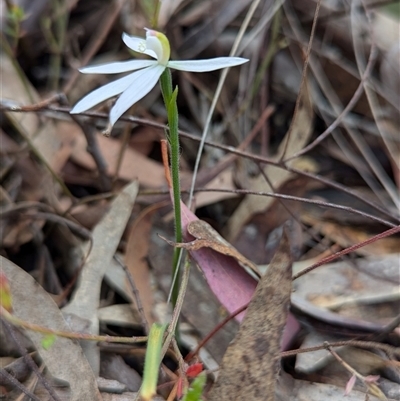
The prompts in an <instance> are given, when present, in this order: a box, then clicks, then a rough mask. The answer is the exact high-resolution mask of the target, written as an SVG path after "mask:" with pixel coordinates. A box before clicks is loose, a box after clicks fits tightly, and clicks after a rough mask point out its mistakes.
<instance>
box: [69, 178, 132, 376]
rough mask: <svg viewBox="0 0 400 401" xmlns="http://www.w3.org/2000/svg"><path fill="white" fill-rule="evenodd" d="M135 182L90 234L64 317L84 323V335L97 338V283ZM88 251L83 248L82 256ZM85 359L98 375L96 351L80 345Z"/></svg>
mask: <svg viewBox="0 0 400 401" xmlns="http://www.w3.org/2000/svg"><path fill="white" fill-rule="evenodd" d="M138 187H139V185H138V182H137V181H134V182H132V183H130V184H129V185H127V186H126V187H125V188H124V189H123V190H122V191H121V192H120V194H119V195H118V196H117V197H116V199H114V201H113V202H112V204H111V208H110V210H109V212H108V213H107V214H106V215H105V216H104V217H103V219H102V220H101V222H100V223H99V224H98V225H97V226H96V228H95V229H94V230H93V246H92V249H91V252H90V255H89V256H88V258H87V260H86V263H85V266H84V268H83V270H82V273H81V276H80V278H79V282H78V286H77V289H76V291H75V293H74V295H73V297H72V300H71V302H70V303H69V304H68V305H67V306H66V307H65V308H64V310H63V311H64V313H66V314H69V315H70V316H72V317H76V316H78V317H79V319H80V320H81V321H82V320H83V321H85V322H87V323H88V325H89V328H88V332H89V333H92V334H98V330H99V322H98V317H97V310H98V308H99V302H100V289H101V283H102V280H103V277H104V274H105V271H106V269H107V267H108V266H109V265H110V264H111V260H112V258H113V256H114V253H115V251H116V249H117V247H118V244H119V241H120V238H121V236H122V234H123V232H124V230H125V226H126V223H127V221H128V219H129V216H130V215H131V210H132V206H133V204H134V203H135V199H136V195H137V192H138ZM87 249H88V247H85V251H84V252H86V251H87ZM82 347H83V349H84V352H85V355H86V356H87V358H88V360H89V363H90V364H91V366H92V369H93V370H94V371H95V372H99V369H100V351H99V349H98V348H97V345H96V344H95V343H88V342H86V343H83V344H82Z"/></svg>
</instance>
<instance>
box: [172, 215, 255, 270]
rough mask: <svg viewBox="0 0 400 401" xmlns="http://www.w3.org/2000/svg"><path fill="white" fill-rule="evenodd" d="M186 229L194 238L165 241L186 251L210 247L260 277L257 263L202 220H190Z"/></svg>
mask: <svg viewBox="0 0 400 401" xmlns="http://www.w3.org/2000/svg"><path fill="white" fill-rule="evenodd" d="M186 229H187V231H188V233H189V234H190V235H192V236H193V237H195V238H196V239H195V240H194V241H190V242H186V243H180V244H177V243H175V242H171V241H168V240H166V241H167V242H168V243H169V244H171V245H173V246H175V247H177V248H184V249H186V250H188V251H197V250H199V249H201V248H211V249H213V250H214V251H216V252H218V253H221V254H223V255H227V256H231V257H233V258H235V259H236V260H237V261H238V262H239V263H240V264H241V265H243V266H244V267H247V268H249V269H251V270H252V271H253V272H254V273H255V274H256V275H257V277H261V273H260V271H259V270H258V267H257V265H256V264H254V263H253V262H252V261H250V260H248V259H247V258H245V257H244V256H243V255H242V254H241V253H240V252H238V251H237V250H236V249H235V248H234V247H233V246H232V245H231V244H230V243H229V242H228V241H226V240H225V239H224V238H222V237H221V235H220V234H219V233H218V232H217V231H216V230H214V229H213V228H212V227H211V226H210V225H209V224H208V223H207V222H205V221H204V220H194V221H191V222H190V223H189V224H188V225H187V227H186Z"/></svg>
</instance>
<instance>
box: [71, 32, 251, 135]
mask: <svg viewBox="0 0 400 401" xmlns="http://www.w3.org/2000/svg"><path fill="white" fill-rule="evenodd" d="M122 40H123V41H124V43H125V44H126V45H127V46H128V47H129V48H130V49H131V50H133V51H135V52H137V53H142V54H143V53H144V54H146V55H148V56H150V57H152V58H154V59H155V60H129V61H122V62H116V63H109V64H103V65H97V66H93V67H85V68H81V69H80V70H79V71H80V72H82V73H84V74H117V73H123V72H128V71H135V70H139V71H135V72H133V73H132V74H129V75H126V76H125V77H123V78H120V79H117V80H116V81H113V82H110V83H108V84H107V85H104V86H102V87H100V88H98V89H96V90H94V91H93V92H90V93H89V94H88V95H86V96H85V97H84V98H83V99H81V100H80V101H79V102H78V103H77V104H76V105H75V106H74V108H73V109H72V110H71V113H72V114H78V113H82V112H84V111H86V110H88V109H90V108H92V107H93V106H96V105H97V104H99V103H101V102H102V101H104V100H107V99H109V98H111V97H113V96H117V95H120V94H121V96H120V97H119V99H118V100H117V101H116V102H115V104H114V106H113V107H112V109H111V111H110V117H109V118H110V126H111V127H112V126H113V125H114V124H115V122H116V121H117V120H118V119H119V118H120V117H121V116H122V114H124V113H125V112H126V111H127V110H128V109H129V108H130V107H131V106H132V105H133V104H135V103H136V102H138V101H139V100H140V99H141V98H142V97H144V96H145V95H147V94H148V93H149V92H150V91H151V90H152V89H153V88H154V86H155V85H156V83H157V81H158V79H159V78H160V76H161V74H162V73H163V72H164V70H165V69H166V68H167V67H168V68H173V69H175V70H181V71H189V72H206V71H214V70H219V69H221V68H226V67H234V66H236V65H240V64H243V63H246V62H247V61H248V60H247V59H244V58H241V57H218V58H212V59H208V60H185V61H172V60H170V59H169V56H170V46H169V41H168V39H167V37H166V36H165V35H164V34H162V33H160V32H157V31H154V30H151V29H146V40H144V39H143V38H140V37H136V36H130V35H127V34H126V33H124V34H123V35H122ZM111 127H110V128H111Z"/></svg>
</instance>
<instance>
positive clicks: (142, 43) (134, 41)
mask: <svg viewBox="0 0 400 401" xmlns="http://www.w3.org/2000/svg"><path fill="white" fill-rule="evenodd" d="M122 40H123V41H124V43H125V44H126V45H127V46H128V47H129V48H130V49H131V50H133V51H134V52H137V53H144V54H147V55H148V56H151V57H153V58H155V59H156V58H157V55H156V53H155V52H154V51H153V50H150V49H147V47H146V39H144V38H139V37H137V36H131V35H128V34H127V33H123V34H122Z"/></svg>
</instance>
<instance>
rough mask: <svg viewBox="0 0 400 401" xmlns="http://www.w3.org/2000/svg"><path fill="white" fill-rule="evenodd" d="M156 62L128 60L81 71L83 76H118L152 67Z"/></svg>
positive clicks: (94, 66)
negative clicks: (122, 73)
mask: <svg viewBox="0 0 400 401" xmlns="http://www.w3.org/2000/svg"><path fill="white" fill-rule="evenodd" d="M156 62H157V61H155V60H128V61H120V62H118V63H108V64H100V65H93V66H89V67H84V68H80V69H79V71H80V72H81V73H83V74H118V73H120V72H128V71H134V70H139V69H140V68H145V67H150V66H151V65H153V64H154V63H156Z"/></svg>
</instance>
